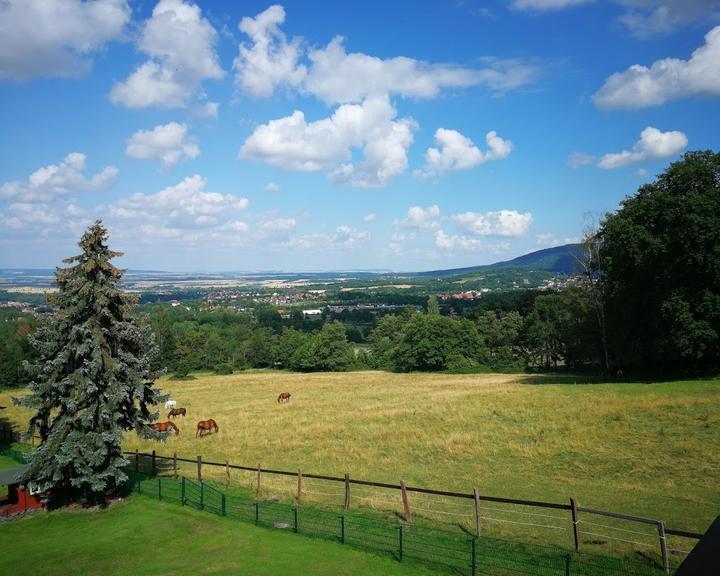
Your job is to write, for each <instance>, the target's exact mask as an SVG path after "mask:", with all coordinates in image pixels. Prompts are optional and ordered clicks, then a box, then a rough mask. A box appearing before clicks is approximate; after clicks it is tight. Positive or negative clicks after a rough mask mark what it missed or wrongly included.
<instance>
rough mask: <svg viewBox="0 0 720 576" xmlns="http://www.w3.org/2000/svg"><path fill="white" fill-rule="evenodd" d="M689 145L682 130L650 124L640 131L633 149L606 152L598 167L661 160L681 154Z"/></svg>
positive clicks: (610, 168) (605, 167) (612, 166)
mask: <svg viewBox="0 0 720 576" xmlns="http://www.w3.org/2000/svg"><path fill="white" fill-rule="evenodd" d="M687 145H688V139H687V136H685V134H683V133H682V132H678V131H677V130H673V131H669V132H661V131H660V130H658V129H657V128H653V127H652V126H648V127H647V128H645V130H643V131H642V132H641V133H640V139H639V140H638V141H637V142H635V144H634V145H633V149H632V150H623V151H622V152H615V153H612V154H605V155H604V156H603V157H602V158H601V159H600V162H599V163H598V167H600V168H603V169H605V170H612V169H614V168H622V167H623V166H629V165H630V164H637V163H638V162H646V161H651V160H660V159H662V158H668V157H669V156H675V155H676V154H679V153H680V152H682V151H683V150H684V149H685V148H686V147H687Z"/></svg>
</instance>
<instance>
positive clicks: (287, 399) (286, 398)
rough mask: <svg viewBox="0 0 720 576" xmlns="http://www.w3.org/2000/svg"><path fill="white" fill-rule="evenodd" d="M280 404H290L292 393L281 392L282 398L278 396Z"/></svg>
mask: <svg viewBox="0 0 720 576" xmlns="http://www.w3.org/2000/svg"><path fill="white" fill-rule="evenodd" d="M280 402H290V392H281V393H280V396H278V404H280Z"/></svg>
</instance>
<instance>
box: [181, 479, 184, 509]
mask: <svg viewBox="0 0 720 576" xmlns="http://www.w3.org/2000/svg"><path fill="white" fill-rule="evenodd" d="M180 503H181V504H182V505H183V506H185V476H183V477H182V481H181V483H180Z"/></svg>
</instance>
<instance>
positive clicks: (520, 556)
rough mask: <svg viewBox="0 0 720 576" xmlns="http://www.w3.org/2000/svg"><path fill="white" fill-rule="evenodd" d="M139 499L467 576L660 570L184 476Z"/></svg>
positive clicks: (145, 481)
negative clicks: (257, 494)
mask: <svg viewBox="0 0 720 576" xmlns="http://www.w3.org/2000/svg"><path fill="white" fill-rule="evenodd" d="M130 486H131V488H132V490H133V492H136V493H138V494H142V495H145V496H148V497H151V498H155V499H157V500H162V501H167V502H174V503H176V504H179V505H184V506H189V507H193V508H195V509H198V510H203V511H206V512H209V513H212V514H216V515H218V516H224V517H228V518H230V519H234V520H239V521H243V522H248V523H252V524H255V525H257V526H261V527H264V528H268V529H273V530H282V531H287V532H293V533H297V534H302V535H305V536H311V537H314V538H321V539H324V540H329V541H333V542H338V543H340V544H345V545H348V546H351V547H353V548H358V549H361V550H365V551H370V552H373V553H375V554H379V555H381V556H385V557H387V558H390V559H394V560H396V561H398V562H411V563H416V564H422V565H425V566H428V567H431V568H433V569H435V570H439V571H442V572H445V573H449V574H457V575H467V576H478V575H487V576H523V575H524V576H529V575H534V576H570V575H572V576H610V575H618V576H654V575H657V574H658V567H657V565H655V564H654V563H652V562H650V561H647V560H642V559H629V558H616V557H609V556H600V555H596V554H588V553H585V552H575V551H568V550H563V549H560V548H557V547H552V546H540V545H529V544H525V543H519V542H514V541H511V540H503V539H500V538H495V537H491V536H487V535H481V536H477V535H473V534H469V533H467V532H463V531H459V530H449V529H442V528H441V527H428V526H423V525H415V524H411V523H408V522H406V521H405V520H404V519H402V518H401V517H399V516H388V515H378V514H377V513H373V512H372V511H370V512H368V511H362V510H360V511H332V510H327V509H323V508H318V507H315V506H310V505H307V504H303V505H298V504H290V503H285V502H277V501H267V500H258V499H255V498H253V497H252V496H243V495H239V494H228V493H225V492H224V491H223V490H221V489H220V487H218V486H215V485H213V484H212V483H210V482H206V481H199V482H198V481H196V480H190V479H188V478H186V477H184V476H180V477H178V478H177V479H176V478H174V477H173V476H169V477H168V476H146V475H143V474H141V473H132V474H131V482H130Z"/></svg>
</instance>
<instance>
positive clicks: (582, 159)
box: [567, 152, 595, 168]
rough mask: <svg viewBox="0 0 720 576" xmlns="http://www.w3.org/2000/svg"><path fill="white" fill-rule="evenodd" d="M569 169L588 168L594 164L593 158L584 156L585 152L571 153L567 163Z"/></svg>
mask: <svg viewBox="0 0 720 576" xmlns="http://www.w3.org/2000/svg"><path fill="white" fill-rule="evenodd" d="M567 164H568V166H570V168H579V167H580V166H590V165H592V164H595V156H593V155H592V154H586V153H585V152H573V153H572V154H570V156H569V157H568V161H567Z"/></svg>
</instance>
